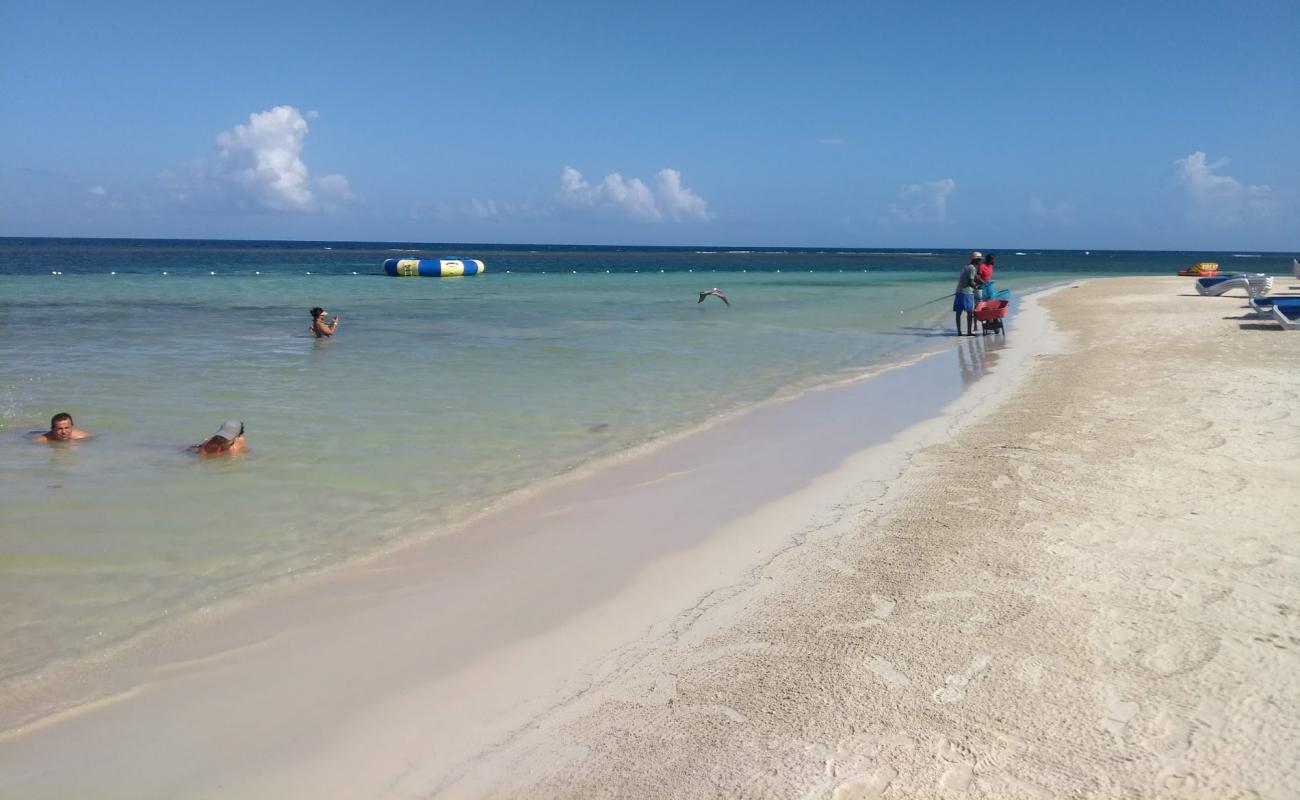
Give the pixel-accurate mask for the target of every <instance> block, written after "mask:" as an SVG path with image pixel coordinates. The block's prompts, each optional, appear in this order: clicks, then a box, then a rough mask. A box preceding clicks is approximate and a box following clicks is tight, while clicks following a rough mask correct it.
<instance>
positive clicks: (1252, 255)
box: [1232, 253, 1262, 258]
mask: <svg viewBox="0 0 1300 800" xmlns="http://www.w3.org/2000/svg"><path fill="white" fill-rule="evenodd" d="M1232 257H1233V258H1261V257H1262V256H1259V255H1256V254H1255V253H1233V254H1232Z"/></svg>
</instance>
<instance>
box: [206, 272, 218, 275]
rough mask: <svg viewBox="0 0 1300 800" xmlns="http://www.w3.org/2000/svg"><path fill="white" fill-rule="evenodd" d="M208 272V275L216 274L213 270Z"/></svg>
mask: <svg viewBox="0 0 1300 800" xmlns="http://www.w3.org/2000/svg"><path fill="white" fill-rule="evenodd" d="M208 274H209V275H216V274H217V273H215V272H209V273H208Z"/></svg>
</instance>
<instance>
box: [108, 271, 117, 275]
mask: <svg viewBox="0 0 1300 800" xmlns="http://www.w3.org/2000/svg"><path fill="white" fill-rule="evenodd" d="M108 274H109V275H116V274H117V273H116V272H110V273H108Z"/></svg>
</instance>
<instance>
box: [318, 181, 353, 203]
mask: <svg viewBox="0 0 1300 800" xmlns="http://www.w3.org/2000/svg"><path fill="white" fill-rule="evenodd" d="M316 188H318V189H320V192H321V194H324V195H329V196H331V197H335V198H338V199H339V200H355V199H356V195H354V194H353V193H352V187H351V186H350V185H349V184H348V179H347V177H346V176H344V175H322V176H320V178H318V179H317V180H316Z"/></svg>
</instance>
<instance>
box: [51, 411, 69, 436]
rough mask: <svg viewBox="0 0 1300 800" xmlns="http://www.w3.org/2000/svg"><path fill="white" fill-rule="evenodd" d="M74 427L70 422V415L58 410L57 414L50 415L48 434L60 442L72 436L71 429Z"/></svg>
mask: <svg viewBox="0 0 1300 800" xmlns="http://www.w3.org/2000/svg"><path fill="white" fill-rule="evenodd" d="M75 427H76V426H75V425H74V424H73V422H72V415H71V414H69V413H67V412H66V411H60V412H59V413H58V414H55V415H54V416H52V417H50V432H49V434H48V436H49V438H51V439H58V440H59V441H61V442H66V441H68V440H69V439H71V438H72V431H73V429H74V428H75Z"/></svg>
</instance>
